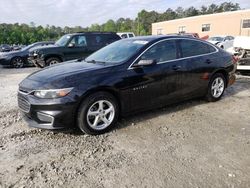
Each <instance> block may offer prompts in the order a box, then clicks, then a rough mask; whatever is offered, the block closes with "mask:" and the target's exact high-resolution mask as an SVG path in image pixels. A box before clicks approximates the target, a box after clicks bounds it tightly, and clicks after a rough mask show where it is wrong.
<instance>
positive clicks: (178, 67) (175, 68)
mask: <svg viewBox="0 0 250 188" xmlns="http://www.w3.org/2000/svg"><path fill="white" fill-rule="evenodd" d="M172 69H173V70H175V71H178V70H180V69H181V66H179V65H173V66H172Z"/></svg>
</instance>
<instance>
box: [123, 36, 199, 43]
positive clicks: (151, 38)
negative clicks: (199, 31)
mask: <svg viewBox="0 0 250 188" xmlns="http://www.w3.org/2000/svg"><path fill="white" fill-rule="evenodd" d="M171 38H185V39H190V37H188V36H185V35H176V34H175V35H172V34H171V35H150V36H137V37H132V38H128V39H125V40H146V41H149V42H151V41H157V40H162V39H171ZM192 39H193V38H192ZM194 39H196V38H194Z"/></svg>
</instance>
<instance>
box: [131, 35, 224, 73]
mask: <svg viewBox="0 0 250 188" xmlns="http://www.w3.org/2000/svg"><path fill="white" fill-rule="evenodd" d="M182 39H186V40H193V41H198V42H202V43H205V44H207V45H209V46H211V47H213V48H214V49H215V51H214V52H210V53H206V54H200V55H195V56H190V57H182V58H179V59H173V60H168V61H162V62H158V63H157V64H163V63H168V62H173V61H176V60H184V59H191V58H194V57H200V56H204V55H210V54H215V53H217V52H218V51H219V50H218V49H217V48H216V47H215V46H213V45H212V44H210V43H209V42H206V41H201V40H196V39H192V38H168V39H162V40H160V41H157V42H156V43H154V44H152V45H150V46H149V47H148V48H147V49H145V50H144V51H143V52H142V53H141V54H140V55H139V56H138V57H137V58H136V59H135V60H134V61H133V62H132V63H131V64H130V66H129V67H128V69H127V70H131V69H134V67H133V64H134V63H135V62H136V61H137V60H138V59H139V58H140V57H141V56H142V55H143V54H144V53H145V52H146V51H147V50H149V49H150V48H151V47H153V46H155V45H156V44H158V43H160V42H164V41H168V40H182Z"/></svg>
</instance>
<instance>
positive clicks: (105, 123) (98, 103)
mask: <svg viewBox="0 0 250 188" xmlns="http://www.w3.org/2000/svg"><path fill="white" fill-rule="evenodd" d="M118 115H119V107H118V104H117V101H116V99H115V98H114V97H113V95H111V94H109V93H107V92H98V93H95V94H93V95H90V96H89V97H87V98H86V99H85V100H84V101H83V102H82V104H81V106H80V108H79V110H78V117H77V125H78V127H79V128H80V129H81V131H83V132H84V133H87V134H92V135H96V134H102V133H104V132H107V131H108V130H110V129H111V128H112V127H113V126H114V125H115V123H116V122H117V119H118Z"/></svg>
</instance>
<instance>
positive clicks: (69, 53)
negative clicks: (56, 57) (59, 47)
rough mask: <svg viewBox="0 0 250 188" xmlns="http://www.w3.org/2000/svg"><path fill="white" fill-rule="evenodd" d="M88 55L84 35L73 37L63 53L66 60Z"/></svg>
mask: <svg viewBox="0 0 250 188" xmlns="http://www.w3.org/2000/svg"><path fill="white" fill-rule="evenodd" d="M89 54H90V52H89V50H88V48H87V40H86V36H84V35H78V36H73V37H72V39H71V40H70V42H69V43H68V46H67V47H66V50H65V52H64V55H65V59H66V60H72V59H79V58H84V57H87V56H88V55H89Z"/></svg>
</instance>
